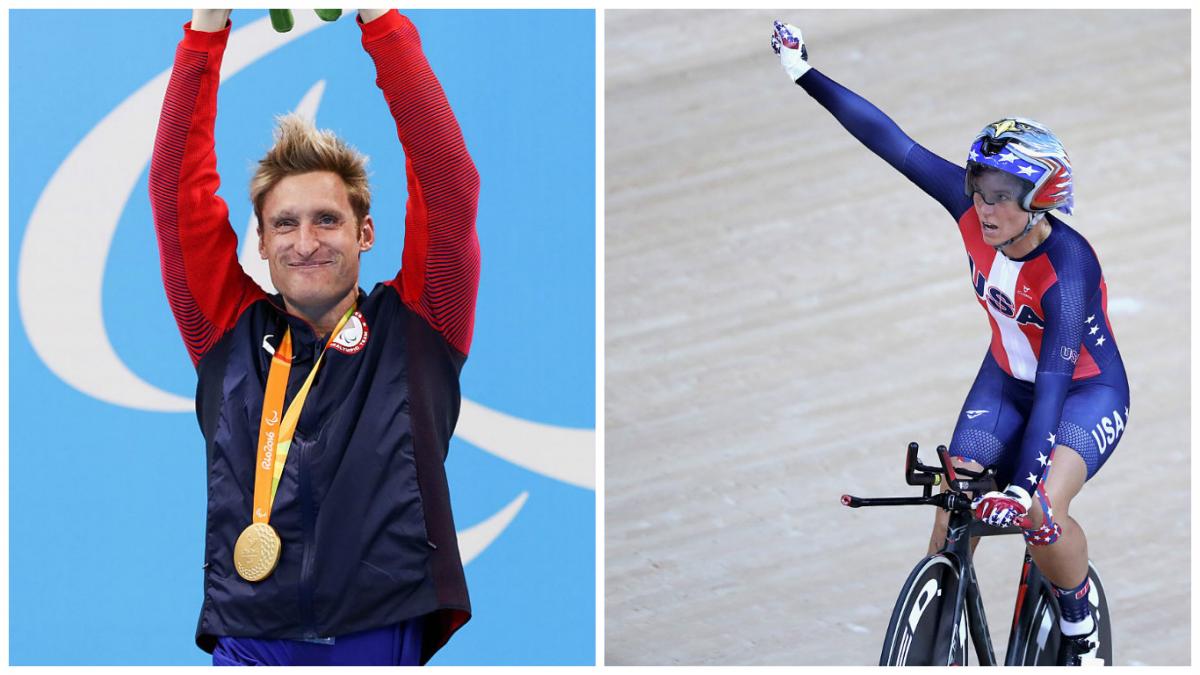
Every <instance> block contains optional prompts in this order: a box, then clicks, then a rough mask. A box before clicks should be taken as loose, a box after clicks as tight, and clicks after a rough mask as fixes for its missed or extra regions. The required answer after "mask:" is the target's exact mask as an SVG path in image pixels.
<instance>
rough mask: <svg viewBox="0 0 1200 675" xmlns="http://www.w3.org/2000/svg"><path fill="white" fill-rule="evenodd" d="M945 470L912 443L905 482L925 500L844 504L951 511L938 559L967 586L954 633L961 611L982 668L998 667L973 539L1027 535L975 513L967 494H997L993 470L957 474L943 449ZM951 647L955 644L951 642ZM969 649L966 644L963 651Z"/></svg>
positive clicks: (845, 499) (961, 590) (850, 499)
mask: <svg viewBox="0 0 1200 675" xmlns="http://www.w3.org/2000/svg"><path fill="white" fill-rule="evenodd" d="M937 452H938V461H939V463H940V464H941V466H940V467H933V466H926V465H924V464H921V463H920V461H919V460H918V459H917V444H916V443H909V444H908V456H907V461H906V462H905V471H904V474H905V482H907V483H908V484H909V485H919V486H921V487H922V495H921V496H920V497H854V496H851V495H842V504H844V505H846V506H850V507H853V508H858V507H861V506H906V505H934V506H939V507H941V508H943V509H945V510H946V511H949V512H950V522H949V523H948V525H947V527H946V539H945V541H944V542H943V544H942V547H941V549H939V550H938V554H940V555H943V556H944V557H945V558H946V559H948V560H950V561H951V563H952V564H953V565H954V566H955V567H956V569H957V571H958V575H959V579H960V580H961V582H960V583H959V585H958V591H957V592H958V596H957V597H956V598H955V603H954V607H955V612H954V616H953V617H952V618H951V623H950V626H949V630H951V631H956V630H957V629H958V625H959V623H960V622H961V620H962V616H961V614H960V612H962V611H965V612H966V614H967V616H966V618H967V631H968V633H969V634H970V636H971V643H972V646H974V648H975V655H976V656H977V657H978V659H979V665H983V666H994V665H998V664H997V662H996V652H995V649H994V648H993V646H992V637H991V632H990V631H989V630H988V624H987V615H986V614H985V612H984V610H983V598H982V597H981V595H980V592H979V582H978V579H977V578H976V576H975V565H974V563H973V562H972V556H971V539H973V538H974V537H990V536H995V535H1002V534H1016V533H1019V532H1020V531H1021V530H1020V528H1017V527H1007V528H997V527H992V526H990V525H986V524H984V523H982V522H980V521H978V520H975V518H974V517H973V516H972V514H971V498H970V497H968V496H967V495H966V494H963V493H965V492H970V493H975V494H982V493H984V492H990V491H992V490H995V489H996V481H995V478H994V474H993V473H992V472H991V471H982V472H976V471H969V470H966V469H955V468H954V465H953V464H952V463H951V461H950V453H949V451H948V450H947V449H946V446H944V445H939V446H938V448H937ZM943 475H944V476H946V477H947V485H948V487H949V490H947V491H945V492H941V493H939V494H936V495H935V494H933V486H934V485H938V484H940V483H941V478H942V476H943ZM950 644H953V642H951V643H950ZM962 647H963V649H964V650H965V649H966V645H963V646H962Z"/></svg>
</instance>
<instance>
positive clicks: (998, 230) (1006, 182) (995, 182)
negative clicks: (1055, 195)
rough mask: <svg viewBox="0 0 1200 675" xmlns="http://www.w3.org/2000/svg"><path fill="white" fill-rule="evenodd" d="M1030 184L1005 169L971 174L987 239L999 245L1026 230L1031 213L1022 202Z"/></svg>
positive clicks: (973, 193)
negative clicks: (1024, 208) (1023, 207)
mask: <svg viewBox="0 0 1200 675" xmlns="http://www.w3.org/2000/svg"><path fill="white" fill-rule="evenodd" d="M1028 187H1029V186H1028V185H1026V184H1025V183H1024V182H1023V181H1021V180H1020V179H1018V178H1016V177H1014V176H1012V175H1009V174H1007V173H1005V172H1003V171H996V170H992V169H986V170H983V171H980V172H979V173H978V174H977V175H974V174H973V175H972V176H971V189H972V190H973V192H972V193H971V198H972V199H973V200H974V202H975V213H976V214H977V215H978V216H979V222H980V225H981V226H982V227H983V239H984V241H986V242H987V243H988V244H990V245H991V246H998V245H999V244H1002V243H1003V242H1005V241H1008V240H1009V239H1012V238H1013V237H1015V236H1017V235H1019V234H1021V232H1023V231H1024V230H1025V225H1026V223H1028V222H1029V213H1028V212H1027V211H1025V210H1023V209H1022V208H1021V206H1020V204H1021V197H1022V196H1023V195H1024V194H1025V192H1026V191H1027V190H1028Z"/></svg>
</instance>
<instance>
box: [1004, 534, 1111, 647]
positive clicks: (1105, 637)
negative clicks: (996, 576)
mask: <svg viewBox="0 0 1200 675" xmlns="http://www.w3.org/2000/svg"><path fill="white" fill-rule="evenodd" d="M1088 578H1089V579H1091V591H1090V592H1089V593H1088V602H1089V603H1090V604H1091V605H1092V608H1093V609H1094V610H1095V613H1094V614H1093V616H1094V617H1095V618H1096V623H1097V627H1096V632H1095V633H1094V634H1093V639H1094V640H1096V642H1097V648H1096V652H1095V658H1096V659H1098V660H1100V661H1102V662H1103V665H1106V666H1111V665H1112V662H1113V661H1112V653H1113V650H1112V624H1111V623H1110V621H1109V614H1108V600H1107V599H1106V598H1105V595H1104V585H1103V584H1102V583H1101V582H1100V575H1099V573H1097V572H1096V568H1095V566H1094V565H1092V564H1091V562H1089V563H1088ZM1059 616H1060V612H1059V609H1058V598H1057V597H1055V595H1054V589H1053V587H1052V586H1051V585H1050V582H1049V581H1047V580H1046V578H1045V577H1043V576H1042V574H1041V572H1040V571H1039V570H1038V569H1037V566H1036V565H1034V564H1033V560H1032V559H1031V558H1030V557H1029V554H1028V553H1026V554H1025V565H1024V567H1023V568H1022V570H1021V584H1020V586H1019V587H1018V590H1017V605H1016V609H1015V612H1014V617H1013V629H1012V633H1011V634H1010V635H1009V638H1008V652H1007V656H1006V657H1005V664H1006V665H1010V666H1055V665H1058V652H1059V647H1060V643H1061V642H1062V632H1061V630H1060V629H1059V625H1058V619H1059Z"/></svg>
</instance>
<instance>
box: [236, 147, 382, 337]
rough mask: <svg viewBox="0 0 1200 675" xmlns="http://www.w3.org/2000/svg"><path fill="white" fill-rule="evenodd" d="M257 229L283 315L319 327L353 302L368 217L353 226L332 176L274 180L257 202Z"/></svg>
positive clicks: (371, 232) (370, 239) (370, 234)
mask: <svg viewBox="0 0 1200 675" xmlns="http://www.w3.org/2000/svg"><path fill="white" fill-rule="evenodd" d="M259 227H260V230H259V235H260V236H259V239H258V252H259V255H261V256H262V258H263V259H264V260H266V261H267V263H268V265H269V266H270V269H271V283H273V284H275V288H276V289H278V290H279V292H280V294H282V295H283V300H284V304H285V305H286V307H287V309H288V311H290V312H292V313H295V314H297V315H299V316H301V317H303V318H305V319H307V320H308V321H309V322H310V323H312V324H314V325H315V326H317V327H318V328H321V327H323V325H324V323H326V322H327V316H328V315H330V314H338V315H340V313H341V311H344V308H345V307H348V306H349V303H351V302H353V300H354V296H355V293H356V291H357V288H358V266H359V255H360V254H361V253H363V252H365V251H367V250H370V248H371V245H372V244H374V243H375V226H374V223H373V222H372V221H371V216H369V215H368V216H364V217H363V220H362V223H361V227H360V225H359V223H358V222H356V219H355V216H354V210H353V209H352V208H351V207H350V200H349V197H348V196H347V192H346V185H345V183H344V182H343V181H342V179H341V178H340V177H339V176H338V175H337V174H335V173H333V172H330V171H314V172H310V173H302V174H296V175H292V176H287V177H285V178H282V179H280V180H279V182H278V183H276V184H275V187H273V188H272V189H271V191H270V192H268V193H267V194H266V196H265V198H264V199H263V206H262V222H261V223H260V226H259ZM336 318H339V317H335V319H334V320H335V321H336Z"/></svg>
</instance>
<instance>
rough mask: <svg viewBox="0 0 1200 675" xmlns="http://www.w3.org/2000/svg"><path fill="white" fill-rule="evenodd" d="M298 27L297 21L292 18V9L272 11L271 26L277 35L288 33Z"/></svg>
mask: <svg viewBox="0 0 1200 675" xmlns="http://www.w3.org/2000/svg"><path fill="white" fill-rule="evenodd" d="M295 25H296V19H295V18H294V17H293V16H292V10H290V9H273V10H271V26H272V27H273V28H274V29H275V32H277V33H286V32H288V31H289V30H291V29H292V26H295Z"/></svg>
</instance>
